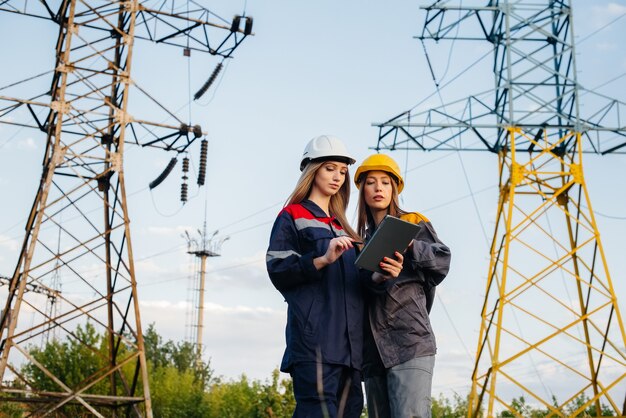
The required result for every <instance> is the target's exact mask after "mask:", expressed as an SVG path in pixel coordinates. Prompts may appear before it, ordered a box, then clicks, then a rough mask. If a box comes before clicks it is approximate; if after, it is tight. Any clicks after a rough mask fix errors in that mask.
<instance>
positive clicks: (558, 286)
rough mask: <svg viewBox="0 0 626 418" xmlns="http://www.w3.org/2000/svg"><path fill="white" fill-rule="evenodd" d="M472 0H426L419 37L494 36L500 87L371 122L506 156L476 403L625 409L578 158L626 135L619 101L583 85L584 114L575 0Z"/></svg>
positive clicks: (615, 333)
mask: <svg viewBox="0 0 626 418" xmlns="http://www.w3.org/2000/svg"><path fill="white" fill-rule="evenodd" d="M476 3H477V2H463V4H461V5H459V6H454V5H451V4H450V3H449V2H439V1H437V2H435V3H433V4H431V5H430V6H425V7H424V9H426V20H425V24H424V29H423V31H422V33H421V36H418V38H419V39H420V40H421V41H422V43H424V40H427V39H435V40H437V41H441V40H445V39H455V40H459V39H461V40H486V41H488V42H489V43H491V44H492V47H493V53H494V62H493V68H494V73H495V74H494V75H495V79H496V87H495V89H490V90H489V91H487V92H483V93H479V94H475V95H473V96H471V97H469V98H467V99H463V100H459V101H457V102H453V103H449V104H443V105H442V106H441V107H438V108H433V109H429V110H426V111H419V110H411V111H408V112H404V113H402V114H400V115H398V116H396V117H394V118H392V119H390V120H388V121H387V122H384V123H377V124H376V125H377V126H378V127H379V132H380V133H379V140H378V145H377V149H389V150H395V149H417V150H426V151H432V150H442V151H453V152H459V151H462V150H486V151H490V152H492V153H494V154H496V155H497V156H498V161H499V172H498V176H499V186H500V195H499V200H498V211H497V218H496V227H495V231H494V234H493V240H492V243H491V249H490V263H489V272H488V277H487V283H486V291H485V299H484V302H483V304H482V309H481V319H480V331H479V338H478V344H477V351H476V360H475V365H474V370H473V373H472V376H471V379H472V389H471V394H470V400H469V416H473V417H475V416H487V417H493V416H496V415H498V414H499V413H501V412H502V411H508V412H510V413H511V414H513V416H522V412H521V411H519V410H517V409H516V406H515V405H514V404H513V402H512V401H513V398H514V397H519V396H523V397H524V399H525V400H526V401H527V402H528V403H530V404H533V405H538V406H539V407H540V408H541V409H542V410H544V411H546V415H547V416H568V415H579V414H580V415H581V416H582V414H583V413H587V414H591V415H594V416H599V415H600V414H601V413H602V412H603V410H607V409H608V410H610V411H611V412H612V413H613V414H614V415H618V416H622V415H626V397H625V395H626V352H625V350H626V348H625V347H626V334H625V332H624V323H623V320H622V316H621V312H620V309H619V305H618V300H617V295H616V294H615V290H614V287H613V283H612V281H611V276H610V274H609V270H608V266H607V263H606V258H605V254H604V250H603V248H602V243H601V240H600V233H599V231H598V228H597V224H596V221H595V218H594V215H593V210H592V205H591V201H590V199H589V193H588V190H587V186H586V184H585V177H584V171H583V155H584V154H587V153H593V154H600V155H603V154H607V153H621V152H623V151H624V150H625V149H626V140H624V138H625V137H626V127H624V126H623V125H621V123H620V118H619V115H620V112H622V113H623V111H624V103H622V102H619V101H617V100H612V99H607V98H606V97H598V96H596V98H593V97H592V96H593V95H594V93H593V92H589V91H585V93H588V94H587V96H586V97H587V99H588V100H589V101H590V102H592V103H593V104H594V105H598V103H599V107H598V109H597V111H592V112H591V113H590V114H589V116H587V117H583V116H582V115H580V114H579V97H580V92H581V91H582V90H583V88H582V87H580V86H579V85H578V83H577V81H576V60H575V53H574V41H573V39H574V33H573V23H572V8H571V6H570V4H569V2H568V1H545V2H525V1H498V2H493V1H491V2H480V5H475V4H476ZM461 22H463V25H460V23H461ZM424 50H425V51H426V57H427V58H428V54H427V50H426V46H425V44H424ZM429 64H430V62H429ZM430 68H431V71H433V70H432V67H430ZM433 77H434V75H433ZM611 132H612V133H613V134H614V135H611V136H610V137H608V135H605V134H606V133H611ZM475 144H479V145H478V146H476V145H475ZM557 387H558V388H559V389H558V391H557V389H556V388H557Z"/></svg>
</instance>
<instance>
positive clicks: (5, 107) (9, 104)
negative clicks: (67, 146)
mask: <svg viewBox="0 0 626 418" xmlns="http://www.w3.org/2000/svg"><path fill="white" fill-rule="evenodd" d="M109 87H110V86H99V88H98V89H97V90H93V91H92V92H90V94H87V95H85V96H84V97H83V98H82V99H86V100H81V101H80V102H73V103H72V104H70V105H67V107H66V109H67V110H68V116H67V117H66V119H65V120H66V121H67V122H69V123H64V124H63V125H62V128H61V133H62V134H63V135H64V136H65V137H66V138H73V139H72V141H81V140H84V139H85V138H86V137H87V136H89V137H90V138H91V139H92V140H97V141H100V142H101V143H102V144H107V143H113V142H118V141H119V135H118V134H117V132H118V130H119V124H120V123H124V125H125V128H126V136H125V142H126V143H127V144H133V145H140V146H142V147H152V148H160V149H163V150H166V151H176V152H178V153H180V152H183V151H185V150H186V149H187V148H188V147H189V146H190V145H191V144H193V142H194V140H195V139H197V138H200V137H201V136H203V135H206V132H204V131H203V130H202V128H201V127H200V126H199V125H193V126H191V125H188V124H186V123H184V122H182V121H180V120H179V119H178V118H177V117H175V116H174V115H171V114H170V116H172V117H173V118H175V119H176V120H178V121H179V125H170V124H165V123H158V122H151V121H146V120H141V119H135V118H134V117H133V116H131V115H130V114H128V113H127V112H122V110H121V109H120V108H118V107H117V106H114V105H113V104H112V103H111V101H110V100H108V99H107V98H105V97H102V95H101V94H100V93H99V92H100V91H102V90H104V89H106V88H109ZM98 100H101V101H102V103H100V104H98V105H97V106H95V107H93V104H95V103H96V102H97V101H98ZM81 103H89V104H91V105H92V107H91V108H83V109H81V108H78V109H77V108H74V107H73V106H76V105H80V104H81ZM22 107H26V108H27V109H28V115H29V116H30V119H31V120H30V121H20V122H17V121H15V120H12V119H10V118H9V116H11V114H12V113H13V112H16V111H18V110H20V109H21V108H22ZM56 110H58V103H45V102H40V101H36V100H24V99H17V98H13V97H7V96H1V95H0V123H2V124H6V125H13V126H20V127H25V128H32V129H37V130H40V131H42V132H44V133H47V132H48V131H49V130H50V125H49V123H50V120H54V119H51V118H50V115H51V114H53V113H54V112H55V111H56ZM41 113H44V114H46V115H48V116H47V117H43V118H42V117H39V116H38V115H39V114H41ZM108 113H113V114H114V115H115V117H114V118H113V119H109V118H108ZM94 120H95V121H101V122H106V121H108V122H109V123H99V124H98V126H97V128H96V130H95V131H94V129H93V128H94V127H95V126H96V125H95V124H94Z"/></svg>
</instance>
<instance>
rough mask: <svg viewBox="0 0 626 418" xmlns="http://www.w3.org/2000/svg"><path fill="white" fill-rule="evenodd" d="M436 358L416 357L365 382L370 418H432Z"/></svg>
mask: <svg viewBox="0 0 626 418" xmlns="http://www.w3.org/2000/svg"><path fill="white" fill-rule="evenodd" d="M434 367H435V356H434V355H433V356H425V357H417V358H414V359H412V360H409V361H407V362H406V363H402V364H398V365H397V366H394V367H392V368H390V369H387V371H386V373H385V375H382V376H375V377H368V378H366V379H365V392H366V394H367V414H368V416H369V417H370V418H431V397H430V392H431V389H432V383H433V368H434Z"/></svg>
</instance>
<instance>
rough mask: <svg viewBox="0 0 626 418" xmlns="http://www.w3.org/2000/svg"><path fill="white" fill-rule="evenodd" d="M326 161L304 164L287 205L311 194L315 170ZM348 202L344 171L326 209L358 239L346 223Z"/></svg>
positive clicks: (345, 229)
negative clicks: (337, 188) (342, 179)
mask: <svg viewBox="0 0 626 418" xmlns="http://www.w3.org/2000/svg"><path fill="white" fill-rule="evenodd" d="M325 162H326V161H313V162H310V163H308V164H307V165H306V167H305V168H304V170H303V171H302V174H301V175H300V178H299V179H298V183H297V184H296V187H295V188H294V190H293V192H292V193H291V195H290V196H289V198H288V199H287V203H286V204H285V206H287V205H292V204H294V203H300V202H302V201H303V200H305V199H306V198H307V197H309V195H310V194H311V189H312V188H313V183H314V181H315V174H317V170H319V169H320V167H321V166H322V165H324V163H325ZM349 202H350V173H349V172H346V178H345V181H344V182H343V184H342V185H341V188H340V189H339V191H338V192H337V193H335V194H334V195H332V196H331V197H330V203H329V204H328V209H329V210H330V215H331V216H334V217H335V218H337V220H338V221H339V223H340V224H341V226H342V227H343V229H344V231H346V233H347V234H348V235H349V236H350V237H352V238H354V239H357V240H358V239H359V237H358V235H357V233H356V232H355V231H354V229H352V227H351V226H350V224H349V223H348V219H347V218H346V208H347V207H348V203H349Z"/></svg>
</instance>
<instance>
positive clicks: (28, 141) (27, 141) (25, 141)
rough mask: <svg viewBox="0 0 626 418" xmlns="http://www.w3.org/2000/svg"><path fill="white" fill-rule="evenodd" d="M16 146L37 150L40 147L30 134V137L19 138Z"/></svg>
mask: <svg viewBox="0 0 626 418" xmlns="http://www.w3.org/2000/svg"><path fill="white" fill-rule="evenodd" d="M16 148H17V149H18V150H22V151H32V150H37V149H38V148H39V147H38V145H37V142H35V140H34V139H33V138H32V137H30V136H29V137H26V138H22V139H19V140H17V142H16Z"/></svg>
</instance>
